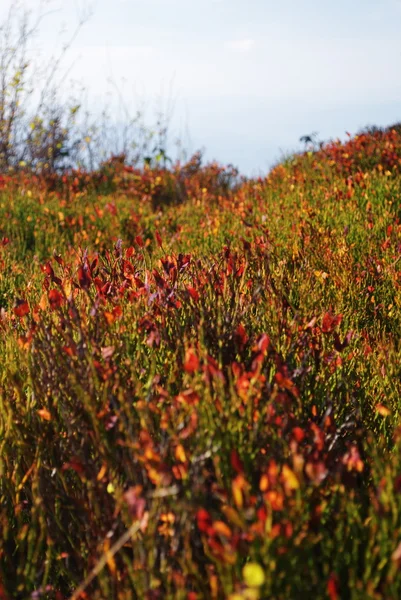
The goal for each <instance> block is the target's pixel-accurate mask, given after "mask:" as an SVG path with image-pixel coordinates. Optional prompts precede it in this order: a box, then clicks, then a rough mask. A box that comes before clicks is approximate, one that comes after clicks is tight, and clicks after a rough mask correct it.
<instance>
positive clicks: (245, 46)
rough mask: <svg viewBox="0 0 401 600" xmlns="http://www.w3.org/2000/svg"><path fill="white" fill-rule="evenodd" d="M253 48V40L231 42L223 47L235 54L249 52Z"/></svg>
mask: <svg viewBox="0 0 401 600" xmlns="http://www.w3.org/2000/svg"><path fill="white" fill-rule="evenodd" d="M254 46H255V40H252V39H250V38H247V39H243V40H232V41H230V42H226V43H225V47H226V48H228V49H229V50H234V51H235V52H249V51H250V50H252V48H253V47H254Z"/></svg>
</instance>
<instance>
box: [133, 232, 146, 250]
mask: <svg viewBox="0 0 401 600" xmlns="http://www.w3.org/2000/svg"><path fill="white" fill-rule="evenodd" d="M135 241H136V243H137V244H138V246H139V247H140V248H143V247H144V245H145V244H144V243H143V239H142V237H141V236H140V235H137V236H136V238H135Z"/></svg>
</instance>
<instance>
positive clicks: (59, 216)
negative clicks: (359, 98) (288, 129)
mask: <svg viewBox="0 0 401 600" xmlns="http://www.w3.org/2000/svg"><path fill="white" fill-rule="evenodd" d="M400 156H401V138H400V136H399V132H398V131H397V130H390V131H388V132H381V133H380V134H373V133H372V134H368V133H366V134H364V135H361V136H358V137H357V138H353V139H350V140H349V141H348V142H346V143H345V144H340V143H333V144H329V145H327V146H325V147H323V148H322V149H321V150H319V151H317V152H314V153H305V154H303V155H299V156H295V157H293V158H292V159H291V161H286V162H285V163H283V164H282V165H280V166H278V167H276V168H275V169H273V170H272V171H271V173H270V174H269V175H268V176H267V177H266V178H263V179H262V178H260V179H258V180H249V181H245V180H242V179H241V178H239V177H238V174H237V173H236V171H235V170H233V169H231V168H227V169H224V168H223V167H221V166H219V165H217V164H210V165H205V166H202V164H201V161H200V157H199V156H195V157H193V159H191V160H190V161H189V162H188V163H187V164H184V165H179V164H177V165H175V166H174V167H172V168H171V169H170V170H167V169H162V168H155V169H151V168H149V167H145V168H144V169H137V168H133V167H130V166H129V165H127V164H125V161H124V157H117V158H116V159H113V160H111V161H108V162H107V163H105V164H103V165H102V166H101V167H100V169H99V170H98V171H96V172H93V173H87V172H83V171H74V172H69V173H65V174H63V175H46V176H45V175H42V176H39V175H37V174H33V173H30V172H28V171H25V172H23V171H22V170H21V171H20V172H19V173H18V174H17V175H14V176H10V175H7V176H6V175H4V176H3V177H2V178H1V181H0V185H1V192H0V239H1V240H2V241H1V243H0V329H1V337H0V348H1V350H0V351H1V359H2V360H1V365H2V366H1V379H0V402H1V404H0V431H1V435H0V443H1V454H0V499H1V502H0V519H1V525H2V539H1V541H0V598H4V599H7V598H8V599H11V598H49V599H53V598H54V599H56V600H60V599H62V598H76V599H78V598H80V599H84V598H94V599H99V600H100V599H101V598H116V599H117V598H118V599H126V598H138V599H142V598H146V599H148V600H156V599H164V598H171V599H179V598H182V599H183V600H200V599H202V598H205V599H206V598H207V599H209V598H211V599H223V598H227V599H229V600H239V599H244V600H246V599H257V598H260V599H261V600H262V599H264V598H283V599H284V598H306V597H315V598H328V599H330V600H336V599H338V600H339V599H340V598H355V599H356V598H377V599H383V600H384V599H386V600H387V599H389V598H394V599H395V598H398V597H399V596H400V593H401V578H400V575H399V567H400V564H401V558H400V556H401V551H400V548H401V533H400V532H401V517H400V515H401V496H400V492H401V454H400V448H401V447H400V444H401V429H400V419H399V416H400V403H399V398H400V392H401V389H400V331H401V316H400V307H401V292H400V289H401V271H400V266H401V262H400V261H399V257H400V252H401V223H400V218H401V178H400V174H399V167H400V164H401V163H400V158H399V157H400Z"/></svg>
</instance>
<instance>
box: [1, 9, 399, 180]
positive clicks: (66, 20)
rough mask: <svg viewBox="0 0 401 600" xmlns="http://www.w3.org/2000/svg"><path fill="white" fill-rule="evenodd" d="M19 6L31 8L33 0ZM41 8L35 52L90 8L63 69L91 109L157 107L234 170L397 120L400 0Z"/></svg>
mask: <svg viewBox="0 0 401 600" xmlns="http://www.w3.org/2000/svg"><path fill="white" fill-rule="evenodd" d="M20 2H21V3H22V4H23V5H24V6H25V7H28V8H29V9H31V10H32V11H33V12H35V11H37V7H38V4H39V2H40V0H20ZM6 4H7V2H6V0H1V3H0V5H1V6H0V19H2V18H4V14H5V11H6ZM45 10H46V12H48V13H49V14H47V16H45V18H44V19H43V21H42V23H41V27H40V31H39V34H38V36H37V38H36V40H35V43H36V44H37V48H40V49H41V51H42V52H43V53H44V55H45V56H48V55H50V54H51V53H52V52H55V51H57V48H60V47H61V46H62V44H63V43H64V42H65V41H66V40H68V36H69V35H71V34H72V32H73V31H74V29H75V27H76V25H77V22H78V20H79V18H80V17H82V15H84V14H86V13H87V12H88V11H89V10H90V12H91V16H90V17H89V19H88V20H87V21H86V23H85V24H84V25H83V27H82V28H81V29H80V31H79V32H78V35H77V37H76V38H75V40H74V42H73V44H72V46H71V48H70V49H69V51H68V53H67V54H66V57H65V61H66V62H65V65H66V68H67V67H69V68H70V70H69V73H68V77H69V78H73V79H74V80H77V81H80V82H82V83H83V84H84V85H85V87H86V89H87V92H88V97H89V98H90V103H91V104H92V105H93V107H94V109H98V108H99V107H100V106H102V104H103V103H105V102H109V103H110V104H111V107H112V110H113V111H115V113H116V114H117V112H118V111H119V110H120V112H121V98H122V99H123V103H124V106H125V107H127V110H128V111H129V113H130V114H132V115H133V114H135V112H136V110H137V109H138V108H145V110H146V111H148V112H149V114H150V113H152V111H153V112H154V111H155V110H159V109H161V110H162V111H164V112H165V113H169V114H171V119H170V130H171V139H173V138H175V137H180V138H181V139H182V142H183V145H184V147H187V149H188V151H189V152H191V151H195V150H197V149H199V148H203V149H204V150H205V158H206V159H217V160H218V161H219V162H221V163H223V164H228V163H232V164H234V165H235V166H237V167H239V169H240V171H241V172H242V173H244V174H246V175H258V174H263V173H266V172H267V171H268V169H269V168H270V167H271V166H272V164H274V163H275V162H277V161H278V160H280V158H281V157H282V156H283V155H285V154H287V153H288V152H291V151H294V150H298V149H300V148H301V147H302V146H301V144H300V143H299V138H300V137H301V136H302V135H306V134H311V133H312V132H317V133H318V138H319V139H322V140H327V139H329V138H338V137H339V138H344V136H345V132H350V133H352V134H353V133H356V131H358V130H359V129H361V128H362V127H364V126H366V125H379V126H386V125H390V124H392V123H395V122H397V121H401V35H400V31H401V0H379V1H377V0H352V2H350V1H349V0H335V1H334V0H331V1H330V2H328V1H327V0H303V1H302V2H300V1H299V0H280V1H277V0H202V1H200V0H113V1H111V0H49V1H48V3H47V5H46V8H45ZM62 28H64V33H61V30H62ZM65 80H67V77H66V78H65ZM118 106H119V107H120V108H118ZM119 114H120V113H119Z"/></svg>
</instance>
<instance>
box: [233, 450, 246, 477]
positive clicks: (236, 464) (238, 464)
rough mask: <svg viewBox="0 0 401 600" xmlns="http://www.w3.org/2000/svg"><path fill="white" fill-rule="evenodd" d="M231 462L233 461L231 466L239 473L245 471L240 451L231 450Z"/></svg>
mask: <svg viewBox="0 0 401 600" xmlns="http://www.w3.org/2000/svg"><path fill="white" fill-rule="evenodd" d="M230 462H231V466H232V468H233V469H234V470H235V471H236V472H237V473H243V472H244V465H243V462H242V460H241V459H240V457H239V454H238V452H237V451H236V450H235V449H233V450H231V454H230Z"/></svg>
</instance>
